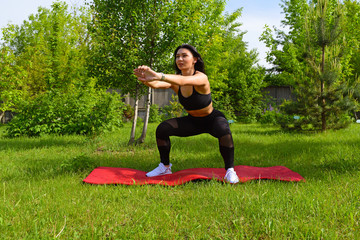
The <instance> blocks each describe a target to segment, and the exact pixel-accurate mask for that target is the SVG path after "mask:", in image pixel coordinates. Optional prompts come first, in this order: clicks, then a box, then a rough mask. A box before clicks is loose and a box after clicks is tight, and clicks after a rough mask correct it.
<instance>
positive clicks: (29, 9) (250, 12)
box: [0, 0, 283, 66]
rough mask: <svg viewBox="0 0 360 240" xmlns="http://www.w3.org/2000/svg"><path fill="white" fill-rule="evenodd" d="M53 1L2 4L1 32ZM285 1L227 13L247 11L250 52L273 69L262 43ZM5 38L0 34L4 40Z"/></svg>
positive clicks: (258, 1)
mask: <svg viewBox="0 0 360 240" xmlns="http://www.w3.org/2000/svg"><path fill="white" fill-rule="evenodd" d="M52 2H53V1H52V0H0V28H3V27H5V26H6V25H7V24H8V23H9V22H11V23H13V24H21V23H22V22H23V21H24V20H26V19H27V18H28V16H29V15H30V14H32V13H36V12H37V9H38V7H39V6H42V7H49V6H50V5H51V3H52ZM65 2H67V3H68V4H69V5H70V6H71V5H82V4H83V3H84V0H65ZM280 3H281V0H228V2H227V6H226V9H225V10H226V11H227V12H233V11H234V10H236V9H238V8H241V7H242V8H243V11H242V16H241V18H240V19H239V21H240V22H241V23H242V24H243V25H242V27H241V28H240V29H241V30H242V31H246V32H247V33H246V34H245V36H244V41H245V42H247V43H248V48H249V49H254V48H256V49H257V50H258V52H259V63H260V65H263V66H269V65H268V64H267V63H266V62H265V60H264V59H265V56H266V51H267V49H266V47H265V46H264V44H262V43H261V42H259V40H258V39H259V37H260V35H261V33H262V32H263V28H264V26H265V24H267V25H269V26H280V21H281V19H283V15H282V14H281V12H282V9H281V7H280ZM1 36H2V35H1V34H0V37H1Z"/></svg>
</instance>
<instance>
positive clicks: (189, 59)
mask: <svg viewBox="0 0 360 240" xmlns="http://www.w3.org/2000/svg"><path fill="white" fill-rule="evenodd" d="M175 60H176V65H177V67H178V68H179V69H180V70H181V71H183V70H187V69H192V68H194V66H195V63H196V61H197V58H194V56H193V55H192V53H191V51H190V50H188V49H186V48H180V49H179V50H178V51H177V53H176V56H175Z"/></svg>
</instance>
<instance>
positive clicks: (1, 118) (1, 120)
mask: <svg viewBox="0 0 360 240" xmlns="http://www.w3.org/2000/svg"><path fill="white" fill-rule="evenodd" d="M4 116H5V111H4V112H2V113H1V114H0V123H5V119H4V121H3V117H4Z"/></svg>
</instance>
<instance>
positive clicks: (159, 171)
mask: <svg viewBox="0 0 360 240" xmlns="http://www.w3.org/2000/svg"><path fill="white" fill-rule="evenodd" d="M171 166H172V164H171V163H170V166H169V167H165V165H164V164H163V163H160V164H159V166H158V167H157V168H155V169H154V170H152V171H151V172H148V173H146V176H147V177H156V176H160V175H165V174H172V172H171Z"/></svg>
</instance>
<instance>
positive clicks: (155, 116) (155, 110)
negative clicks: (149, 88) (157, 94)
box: [149, 104, 161, 123]
mask: <svg viewBox="0 0 360 240" xmlns="http://www.w3.org/2000/svg"><path fill="white" fill-rule="evenodd" d="M149 122H150V123H158V122H161V116H160V112H159V106H158V105H157V104H152V105H151V106H150V116H149Z"/></svg>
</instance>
